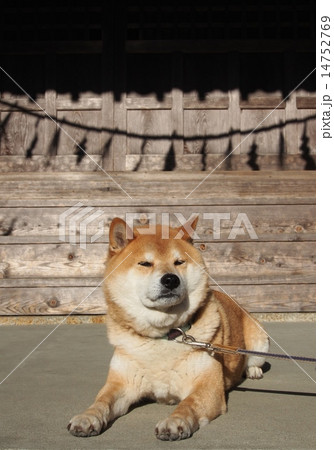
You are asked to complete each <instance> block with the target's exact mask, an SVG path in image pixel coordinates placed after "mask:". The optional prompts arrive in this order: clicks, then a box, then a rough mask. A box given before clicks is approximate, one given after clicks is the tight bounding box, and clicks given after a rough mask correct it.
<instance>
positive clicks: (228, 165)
mask: <svg viewBox="0 0 334 450" xmlns="http://www.w3.org/2000/svg"><path fill="white" fill-rule="evenodd" d="M231 131H232V130H231ZM232 152H233V147H232V139H231V137H230V138H229V140H228V146H227V148H226V150H225V161H224V164H225V167H224V170H232V158H233V153H232Z"/></svg>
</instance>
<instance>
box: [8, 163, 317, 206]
mask: <svg viewBox="0 0 334 450" xmlns="http://www.w3.org/2000/svg"><path fill="white" fill-rule="evenodd" d="M0 161H1V159H0ZM0 183H1V186H2V189H3V192H6V195H5V196H2V197H1V198H0V206H2V207H25V206H39V207H47V206H58V207H63V206H73V204H74V203H76V202H79V201H81V202H83V203H84V204H90V205H91V206H105V207H107V206H118V205H119V204H120V202H122V204H123V205H124V206H136V205H138V204H140V205H142V206H144V205H150V206H152V205H156V206H163V205H168V206H170V205H180V202H182V204H184V205H196V206H198V205H208V206H209V205H220V206H224V205H234V206H236V205H266V204H267V205H273V204H280V205H284V204H314V203H315V172H314V171H297V172H295V171H280V172H271V171H263V172H261V171H253V172H223V171H219V170H216V171H215V172H213V173H212V174H209V173H207V172H195V171H187V172H184V171H175V172H151V173H145V172H136V173H133V172H127V173H126V172H112V173H110V174H109V176H108V175H107V174H106V173H104V172H101V171H100V172H90V173H83V172H68V173H66V172H63V173H55V172H54V173H35V172H34V173H27V172H25V173H4V174H0ZM120 186H121V187H122V189H123V190H122V189H121V188H120ZM23 188H24V196H22V189H23ZM166 189H167V190H168V198H167V197H166V192H167V191H166ZM125 192H126V193H127V194H128V195H127V194H126V193H125ZM130 197H131V198H130Z"/></svg>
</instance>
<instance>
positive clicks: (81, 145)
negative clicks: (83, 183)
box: [75, 137, 87, 165]
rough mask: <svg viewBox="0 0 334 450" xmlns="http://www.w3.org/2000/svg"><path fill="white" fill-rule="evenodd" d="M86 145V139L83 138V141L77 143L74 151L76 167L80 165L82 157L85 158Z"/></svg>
mask: <svg viewBox="0 0 334 450" xmlns="http://www.w3.org/2000/svg"><path fill="white" fill-rule="evenodd" d="M86 143H87V139H86V138H85V137H84V138H83V140H82V141H81V142H80V143H79V145H78V146H77V149H76V152H75V154H76V157H77V160H76V163H77V165H79V164H80V163H81V161H82V160H83V159H84V157H85V156H86V153H87V151H86Z"/></svg>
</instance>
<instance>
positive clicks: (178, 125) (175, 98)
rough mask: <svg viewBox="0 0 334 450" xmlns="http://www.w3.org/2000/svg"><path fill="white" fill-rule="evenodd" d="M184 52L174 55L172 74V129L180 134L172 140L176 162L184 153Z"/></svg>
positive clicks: (174, 132) (176, 133)
mask: <svg viewBox="0 0 334 450" xmlns="http://www.w3.org/2000/svg"><path fill="white" fill-rule="evenodd" d="M182 80H183V54H182V53H175V54H174V55H173V75H172V83H173V89H172V129H173V135H176V136H178V138H177V139H173V140H172V144H173V148H174V152H175V159H176V163H177V162H178V160H179V158H180V157H181V156H182V155H183V149H184V139H183V135H184V126H183V90H182V86H183V83H182Z"/></svg>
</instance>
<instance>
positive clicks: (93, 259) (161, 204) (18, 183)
mask: <svg viewBox="0 0 334 450" xmlns="http://www.w3.org/2000/svg"><path fill="white" fill-rule="evenodd" d="M109 175H110V178H109V177H108V176H106V174H104V173H101V172H96V173H43V174H42V173H40V174H39V173H34V174H29V173H22V174H13V173H11V174H2V175H0V183H1V190H2V196H1V199H0V314H1V315H14V316H16V315H64V314H69V313H70V312H71V311H72V310H73V309H74V308H76V307H77V309H76V310H75V314H102V313H104V311H105V305H104V299H103V295H102V289H101V288H98V289H95V287H96V286H97V285H98V284H99V282H100V281H101V280H102V278H101V277H102V276H103V271H104V262H105V258H106V253H107V247H108V246H107V241H108V225H109V223H110V221H111V219H112V218H113V217H116V216H119V217H123V218H125V215H126V214H128V213H138V214H139V213H141V214H143V216H141V220H142V222H143V221H145V220H146V219H145V215H146V217H148V214H149V213H155V214H156V215H157V221H158V222H159V221H160V220H161V218H162V213H164V214H167V213H169V214H170V218H171V224H172V225H178V224H179V221H178V219H177V216H176V215H175V213H179V214H182V215H183V217H184V218H188V217H189V216H190V215H191V214H192V213H197V214H199V215H200V220H199V226H198V235H199V239H198V240H196V242H195V245H196V246H197V247H198V248H199V250H200V251H201V252H202V253H203V257H204V259H205V261H206V264H207V267H208V270H209V273H210V275H211V277H212V278H211V282H210V284H211V285H212V287H213V288H218V285H219V286H221V287H222V288H223V289H224V290H225V291H226V292H227V293H228V294H230V295H231V296H233V297H234V298H236V299H237V300H238V301H239V302H240V303H241V304H243V305H244V306H245V307H246V308H247V309H248V310H250V311H253V312H302V311H303V312H313V311H315V173H314V172H313V171H299V172H293V171H286V172H285V171H281V172H234V173H233V172H215V173H213V174H212V175H211V176H210V177H208V178H207V179H206V180H205V181H204V182H202V181H203V178H204V174H203V173H202V172H181V173H161V172H160V173H154V172H153V173H150V174H145V173H131V174H129V173H124V172H123V173H110V174H109ZM114 180H115V181H117V183H119V185H120V186H122V188H123V189H124V191H122V190H120V189H119V187H118V186H117V185H116V184H115V182H114ZM201 182H202V183H201ZM199 183H201V184H200V185H199ZM197 186H198V188H197ZM194 189H196V190H195V191H194ZM192 191H193V192H192ZM125 192H126V193H127V194H125ZM190 192H192V194H191V195H189V194H190ZM130 197H131V198H130ZM186 197H187V198H186ZM78 202H81V203H82V204H83V206H82V208H84V207H87V206H89V207H91V208H92V210H91V211H92V213H93V212H95V211H101V213H102V214H101V216H100V217H99V218H98V219H96V220H94V221H92V222H91V223H90V224H89V225H88V228H87V236H88V237H87V243H86V248H83V247H82V246H80V241H79V238H80V223H81V222H82V221H81V220H76V224H75V229H76V234H75V236H74V241H75V242H73V243H70V236H69V234H67V233H68V232H69V231H68V230H69V229H68V227H69V220H70V218H68V219H67V221H66V227H67V228H66V230H67V231H66V236H65V240H60V236H59V230H60V217H61V214H63V213H64V212H66V211H68V209H69V208H71V207H73V206H74V205H76V204H77V203H78ZM207 213H209V214H210V213H211V214H212V213H220V214H227V215H228V216H225V217H228V218H227V219H225V220H221V222H220V229H219V230H215V229H214V228H213V221H212V220H208V219H205V214H207ZM239 214H244V215H246V217H247V218H248V220H249V222H250V224H251V225H252V227H253V229H254V231H255V233H256V235H257V237H258V239H254V236H252V235H250V234H249V232H247V230H246V228H245V224H243V225H242V230H243V231H244V234H241V233H239V234H238V235H237V236H236V239H231V235H230V233H231V230H232V228H233V225H234V224H235V222H236V219H237V218H238V215H239ZM71 217H73V216H71ZM243 217H245V216H243ZM101 221H102V222H103V234H102V236H101V237H100V238H99V239H98V240H97V241H96V242H93V243H90V238H91V236H94V235H95V233H96V232H97V231H98V230H99V229H100V227H101ZM215 231H219V233H218V234H219V237H218V239H214V232H215ZM72 238H73V236H72ZM86 297H87V298H86ZM83 300H84V301H83ZM81 302H82V303H81Z"/></svg>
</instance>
